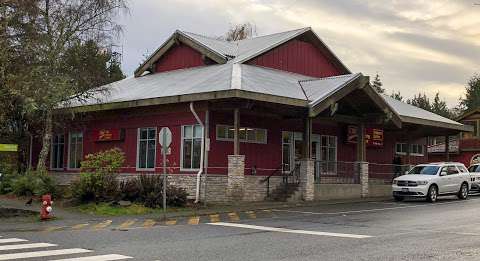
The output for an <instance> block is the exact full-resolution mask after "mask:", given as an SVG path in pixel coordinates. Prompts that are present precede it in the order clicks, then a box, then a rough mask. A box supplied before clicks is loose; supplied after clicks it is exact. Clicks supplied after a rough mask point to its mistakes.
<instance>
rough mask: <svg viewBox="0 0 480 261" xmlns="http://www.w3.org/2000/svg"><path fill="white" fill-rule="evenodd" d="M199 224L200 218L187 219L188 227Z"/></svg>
mask: <svg viewBox="0 0 480 261" xmlns="http://www.w3.org/2000/svg"><path fill="white" fill-rule="evenodd" d="M199 222H200V217H190V218H189V219H188V224H189V225H198V223H199Z"/></svg>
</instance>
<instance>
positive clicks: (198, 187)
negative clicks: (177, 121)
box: [190, 102, 205, 203]
mask: <svg viewBox="0 0 480 261" xmlns="http://www.w3.org/2000/svg"><path fill="white" fill-rule="evenodd" d="M190 111H191V112H192V114H193V116H195V119H197V122H198V124H199V125H200V126H201V127H202V145H201V148H200V169H199V170H198V173H197V186H196V190H195V203H198V202H199V201H200V177H201V176H202V173H203V157H204V155H203V154H204V149H205V134H204V131H205V126H204V124H203V122H202V121H201V120H200V118H199V117H198V115H197V113H196V112H195V109H194V108H193V102H190Z"/></svg>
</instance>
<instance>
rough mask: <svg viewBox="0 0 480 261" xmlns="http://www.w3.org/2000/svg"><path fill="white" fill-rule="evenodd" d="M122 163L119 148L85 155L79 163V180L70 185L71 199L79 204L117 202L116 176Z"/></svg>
mask: <svg viewBox="0 0 480 261" xmlns="http://www.w3.org/2000/svg"><path fill="white" fill-rule="evenodd" d="M124 161H125V155H124V153H123V152H122V151H121V150H120V149H119V148H114V149H110V150H106V151H101V152H98V153H95V154H89V155H87V156H86V157H85V160H84V161H82V163H81V166H82V168H81V172H82V173H81V174H80V179H79V180H78V181H76V182H74V183H72V185H71V191H72V196H73V198H74V199H76V200H77V201H79V202H90V201H95V202H99V201H112V200H118V199H119V197H120V195H121V194H120V185H119V182H118V180H117V174H118V172H119V171H120V168H121V167H122V165H123V163H124Z"/></svg>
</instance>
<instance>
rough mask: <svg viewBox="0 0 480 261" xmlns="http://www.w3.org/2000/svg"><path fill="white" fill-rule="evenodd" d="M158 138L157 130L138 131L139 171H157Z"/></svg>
mask: <svg viewBox="0 0 480 261" xmlns="http://www.w3.org/2000/svg"><path fill="white" fill-rule="evenodd" d="M156 136H157V128H140V129H138V145H137V146H138V151H137V168H138V169H155V154H156V144H157V142H156V140H157V139H156Z"/></svg>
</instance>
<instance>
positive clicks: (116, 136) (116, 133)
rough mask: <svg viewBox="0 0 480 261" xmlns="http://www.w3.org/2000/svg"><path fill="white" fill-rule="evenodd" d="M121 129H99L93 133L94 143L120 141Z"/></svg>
mask: <svg viewBox="0 0 480 261" xmlns="http://www.w3.org/2000/svg"><path fill="white" fill-rule="evenodd" d="M122 137H123V135H122V130H121V129H101V130H95V131H94V132H93V140H95V141H116V140H122Z"/></svg>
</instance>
